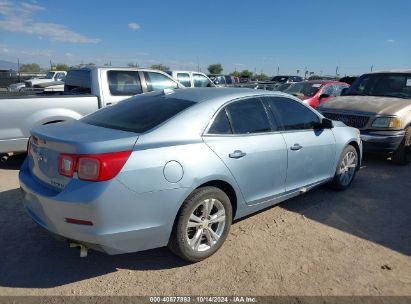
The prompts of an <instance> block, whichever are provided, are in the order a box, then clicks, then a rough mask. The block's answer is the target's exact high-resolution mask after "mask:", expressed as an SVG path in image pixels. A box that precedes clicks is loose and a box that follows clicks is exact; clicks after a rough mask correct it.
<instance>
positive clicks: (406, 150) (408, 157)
mask: <svg viewBox="0 0 411 304" xmlns="http://www.w3.org/2000/svg"><path fill="white" fill-rule="evenodd" d="M391 160H392V161H393V162H394V163H396V164H399V165H408V164H409V163H411V127H407V128H406V129H405V135H404V139H403V140H402V142H401V144H400V146H399V147H398V149H397V150H396V151H395V152H394V153H393V155H392V157H391Z"/></svg>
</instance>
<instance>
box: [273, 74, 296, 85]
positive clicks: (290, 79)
mask: <svg viewBox="0 0 411 304" xmlns="http://www.w3.org/2000/svg"><path fill="white" fill-rule="evenodd" d="M303 80H304V79H303V78H302V77H301V76H285V75H282V76H274V77H273V78H271V81H272V82H278V83H290V82H291V83H293V82H300V81H303Z"/></svg>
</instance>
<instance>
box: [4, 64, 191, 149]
mask: <svg viewBox="0 0 411 304" xmlns="http://www.w3.org/2000/svg"><path fill="white" fill-rule="evenodd" d="M177 88H184V86H183V85H182V84H180V83H179V82H177V81H176V80H174V79H172V78H171V77H170V76H169V75H167V74H165V73H163V72H161V71H156V70H148V69H137V68H112V67H107V68H98V67H95V68H82V69H73V70H70V71H69V72H68V73H67V76H66V80H65V85H64V92H61V93H59V94H55V95H45V94H38V95H32V96H16V97H11V98H10V97H6V96H3V97H0V154H5V153H10V152H23V151H26V147H27V140H28V137H29V134H30V130H31V129H32V128H33V127H35V126H38V125H44V124H50V123H56V122H61V121H66V120H70V119H79V118H81V117H82V116H84V115H87V114H90V113H92V112H94V111H96V110H98V109H100V108H102V107H105V106H109V105H111V104H115V103H117V102H119V101H121V100H123V99H126V98H129V97H131V96H133V95H136V94H142V93H146V92H151V91H156V90H163V89H177Z"/></svg>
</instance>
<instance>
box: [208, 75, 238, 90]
mask: <svg viewBox="0 0 411 304" xmlns="http://www.w3.org/2000/svg"><path fill="white" fill-rule="evenodd" d="M208 77H209V78H210V79H211V80H212V81H213V83H214V84H215V85H216V86H218V87H232V86H234V85H235V84H236V81H235V80H234V77H233V76H231V75H218V74H210V75H208Z"/></svg>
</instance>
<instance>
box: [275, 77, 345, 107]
mask: <svg viewBox="0 0 411 304" xmlns="http://www.w3.org/2000/svg"><path fill="white" fill-rule="evenodd" d="M349 86H350V85H349V84H346V83H343V82H338V81H323V80H311V81H304V82H299V83H295V84H292V85H291V86H290V87H289V88H287V89H285V90H284V91H283V92H284V93H287V94H291V95H294V96H296V97H298V98H300V99H301V100H302V101H303V102H304V103H306V104H308V105H310V106H311V107H313V108H316V107H317V106H318V105H319V104H321V103H324V102H327V101H328V100H330V99H331V98H333V97H336V96H340V95H341V92H342V90H343V89H345V88H348V87H349Z"/></svg>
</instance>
